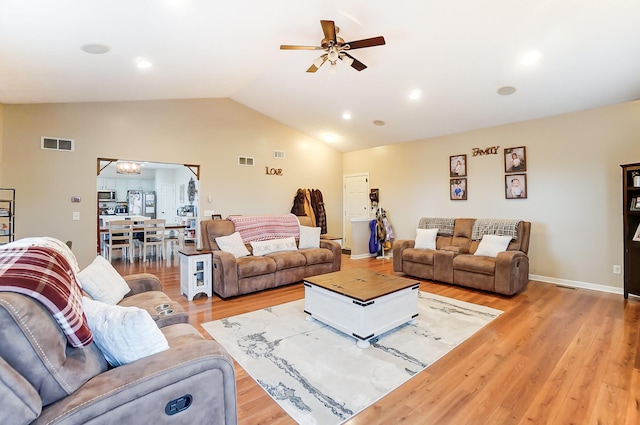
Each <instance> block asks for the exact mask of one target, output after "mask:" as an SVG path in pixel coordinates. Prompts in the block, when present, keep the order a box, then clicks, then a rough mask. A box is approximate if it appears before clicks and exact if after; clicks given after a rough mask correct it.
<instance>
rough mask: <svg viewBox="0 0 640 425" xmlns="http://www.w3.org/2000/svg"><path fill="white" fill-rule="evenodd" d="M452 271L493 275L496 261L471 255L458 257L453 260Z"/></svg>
mask: <svg viewBox="0 0 640 425" xmlns="http://www.w3.org/2000/svg"><path fill="white" fill-rule="evenodd" d="M453 269H454V270H463V271H466V272H472V273H480V274H486V275H493V274H494V273H495V270H496V259H495V258H492V257H485V256H476V255H471V254H464V255H458V256H456V257H454V259H453Z"/></svg>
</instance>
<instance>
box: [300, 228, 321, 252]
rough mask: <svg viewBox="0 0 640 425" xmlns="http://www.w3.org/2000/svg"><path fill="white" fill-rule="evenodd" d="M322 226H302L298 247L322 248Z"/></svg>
mask: <svg viewBox="0 0 640 425" xmlns="http://www.w3.org/2000/svg"><path fill="white" fill-rule="evenodd" d="M321 230H322V229H321V228H320V227H309V226H300V242H299V243H298V248H300V249H305V248H320V231H321Z"/></svg>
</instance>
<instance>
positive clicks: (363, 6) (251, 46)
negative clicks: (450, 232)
mask: <svg viewBox="0 0 640 425" xmlns="http://www.w3.org/2000/svg"><path fill="white" fill-rule="evenodd" d="M321 19H324V20H333V21H335V23H336V25H337V26H338V27H339V28H340V32H339V34H338V35H339V36H341V37H342V38H344V40H345V41H354V40H360V39H365V38H369V37H375V36H380V35H381V36H384V38H385V40H386V44H385V45H383V46H375V47H369V48H362V49H358V50H353V51H351V52H350V54H351V55H352V56H353V57H355V58H356V59H357V60H359V61H360V62H362V63H364V64H365V65H367V68H366V69H364V70H363V71H357V70H355V69H353V68H352V67H350V66H349V65H348V64H347V63H345V62H342V61H338V62H337V64H336V65H330V64H329V63H325V64H324V65H323V66H322V67H321V68H320V69H319V70H318V71H317V72H315V73H308V72H305V71H306V70H307V68H309V66H310V65H311V63H312V62H313V61H314V60H315V59H316V58H317V57H318V56H320V54H322V53H323V52H322V51H313V50H280V48H279V47H280V45H281V44H296V45H307V46H308V45H312V46H317V45H320V42H321V40H322V38H323V31H322V28H321V26H320V20H321ZM639 22H640V1H638V0H610V1H606V2H605V1H602V0H553V1H552V0H541V1H523V0H485V1H477V0H449V1H435V0H425V1H423V0H396V1H388V0H384V1H383V0H358V1H349V0H342V1H333V0H325V1H300V0H269V1H266V0H234V1H228V2H222V1H210V0H135V1H130V0H129V1H126V0H111V1H106V0H102V1H100V0H82V1H81V0H56V1H50V0H1V1H0V103H5V104H13V103H42V102H47V103H49V102H95V101H120V100H147V99H185V98H219V97H228V98H231V99H233V100H235V101H237V102H239V103H241V104H244V105H246V106H248V107H250V108H252V109H254V110H257V111H259V112H261V113H263V114H265V115H267V116H269V117H272V118H273V119H275V120H277V121H279V122H282V123H283V124H285V125H287V126H289V127H292V128H294V129H296V130H299V131H300V132H302V133H305V134H307V135H309V136H311V137H313V138H316V139H318V140H325V137H326V136H328V135H331V136H332V138H333V140H331V141H329V142H327V143H331V144H332V145H333V146H334V147H335V148H336V149H338V150H341V151H353V150H358V149H363V148H367V147H373V146H379V145H385V144H390V143H399V142H405V141H411V140H418V139H424V138H429V137H434V136H440V135H446V134H452V133H457V132H463V131H468V130H473V129H478V128H484V127H491V126H496V125H501V124H507V123H513V122H518V121H525V120H531V119H535V118H541V117H546V116H552V115H557V114H563V113H567V112H573V111H579V110H585V109H591V108H596V107H601V106H605V105H611V104H615V103H621V102H627V101H631V100H636V99H638V98H639V97H640V25H639ZM94 44H96V45H99V46H98V47H100V46H106V48H108V50H109V51H108V52H106V53H102V54H96V53H87V52H85V51H84V50H83V49H82V47H83V46H87V45H94ZM94 48H96V47H94ZM85 49H88V50H90V48H87V47H85ZM523 59H524V60H525V62H526V61H527V60H529V62H528V63H523ZM143 60H144V61H147V62H148V65H149V66H148V67H146V68H139V67H138V65H139V63H140V61H143ZM509 87H512V88H514V89H515V92H513V93H512V94H507V95H504V94H499V93H498V92H499V91H500V92H501V93H504V92H507V93H508V92H510V91H512V90H511V89H509ZM501 88H502V89H503V90H500V89H501ZM411 93H417V94H418V95H419V97H418V98H416V99H411V98H410V94H411ZM345 112H349V113H350V115H351V118H350V119H348V120H347V119H344V118H343V113H345ZM374 122H376V123H374Z"/></svg>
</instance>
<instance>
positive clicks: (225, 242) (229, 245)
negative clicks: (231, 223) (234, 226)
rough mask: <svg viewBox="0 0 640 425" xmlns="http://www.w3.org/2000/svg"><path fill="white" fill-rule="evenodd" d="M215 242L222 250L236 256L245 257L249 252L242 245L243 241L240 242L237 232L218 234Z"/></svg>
mask: <svg viewBox="0 0 640 425" xmlns="http://www.w3.org/2000/svg"><path fill="white" fill-rule="evenodd" d="M216 243H217V244H218V247H220V249H221V250H222V251H224V252H228V253H230V254H233V256H234V257H236V258H242V257H246V256H248V255H250V254H251V253H250V252H249V250H248V249H247V247H246V246H244V242H242V238H241V237H240V233H238V232H234V233H232V234H230V235H229V236H218V237H217V238H216Z"/></svg>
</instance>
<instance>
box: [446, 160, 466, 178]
mask: <svg viewBox="0 0 640 425" xmlns="http://www.w3.org/2000/svg"><path fill="white" fill-rule="evenodd" d="M466 175H467V155H453V156H450V157H449V177H464V176H466Z"/></svg>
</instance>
